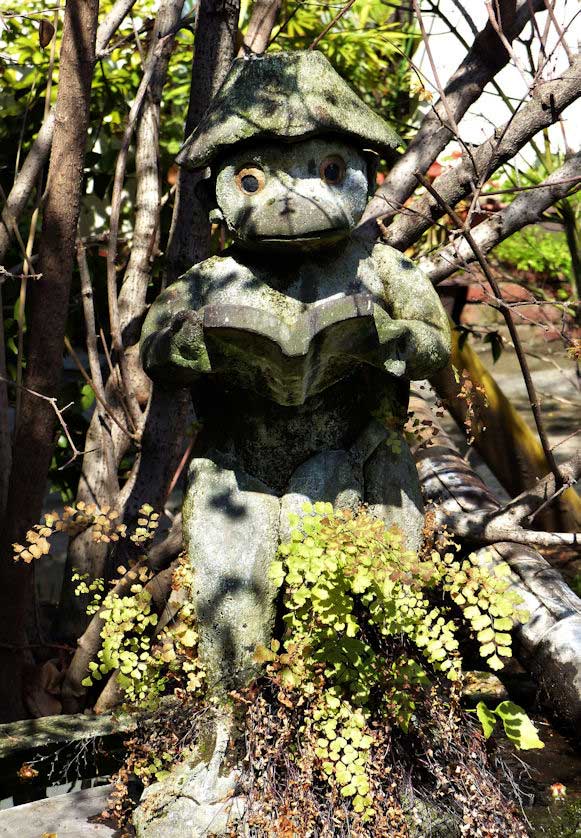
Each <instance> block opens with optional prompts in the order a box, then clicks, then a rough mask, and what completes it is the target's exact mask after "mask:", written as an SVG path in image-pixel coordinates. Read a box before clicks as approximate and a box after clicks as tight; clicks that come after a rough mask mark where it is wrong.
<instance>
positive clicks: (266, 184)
mask: <svg viewBox="0 0 581 838" xmlns="http://www.w3.org/2000/svg"><path fill="white" fill-rule="evenodd" d="M399 143H400V141H399V138H398V136H397V134H396V133H395V132H394V131H393V130H392V129H391V128H390V127H389V126H388V125H387V124H386V123H385V122H384V121H383V120H382V119H381V118H380V117H378V116H377V115H376V114H375V113H373V111H372V110H370V108H369V107H368V106H367V105H366V104H365V103H364V102H362V101H361V100H360V99H359V98H358V97H357V96H356V94H355V93H354V92H353V91H352V90H351V88H350V87H349V86H348V85H347V84H346V83H345V82H344V81H343V80H342V79H341V78H340V77H339V76H338V74H337V73H336V72H335V71H334V70H333V68H332V67H331V65H330V64H329V63H328V61H327V60H326V59H325V58H324V56H322V55H321V54H320V53H318V52H316V51H313V52H305V53H273V54H267V55H265V56H263V57H261V58H256V59H251V60H247V59H239V60H237V61H235V62H234V65H233V67H232V69H231V71H230V73H229V75H228V76H227V78H226V81H225V82H224V84H223V86H222V88H221V89H220V91H219V92H218V94H217V96H216V98H215V100H214V102H213V103H212V105H211V107H210V109H209V110H208V112H207V113H206V115H205V116H204V118H203V119H202V121H201V123H200V125H199V126H198V128H197V129H196V131H195V132H194V133H193V134H192V136H191V137H190V138H189V139H188V140H187V142H186V143H185V145H184V147H183V149H182V151H181V152H180V154H179V156H178V161H179V162H180V164H181V165H184V166H187V167H189V168H192V169H201V168H205V167H209V170H210V174H209V178H208V181H207V185H209V187H210V189H209V191H210V193H211V197H212V206H213V209H212V217H213V218H214V219H218V218H219V219H222V220H223V222H224V223H225V224H226V226H227V230H228V233H229V236H230V238H231V240H232V244H231V246H230V247H229V248H228V249H227V250H226V251H225V252H224V253H223V254H221V255H220V256H214V257H212V258H210V259H207V260H205V261H204V262H201V263H199V264H197V265H193V266H192V268H191V269H190V270H189V271H188V272H187V273H186V274H185V275H184V276H183V277H182V278H180V279H179V280H178V281H177V282H176V283H174V284H173V285H172V286H170V287H169V288H168V289H166V290H165V291H164V292H163V293H162V294H160V296H159V297H158V299H157V300H156V302H155V303H154V304H153V305H152V307H151V309H150V311H149V313H148V316H147V318H146V322H145V324H144V328H143V335H142V341H141V355H142V360H143V365H144V368H145V370H146V372H147V373H148V374H149V375H150V376H151V377H152V378H153V379H154V380H156V381H157V382H159V384H160V385H161V386H164V387H175V388H177V387H183V386H188V387H191V391H192V398H193V401H194V407H195V410H196V414H197V416H198V418H199V419H200V420H201V422H202V425H203V430H202V432H201V433H200V435H199V437H198V439H197V441H196V447H195V449H194V456H193V460H192V464H191V467H190V471H189V477H188V488H187V491H186V499H185V502H184V510H183V517H184V536H185V542H186V546H187V550H188V556H189V559H190V561H191V562H192V565H193V567H194V569H195V577H194V578H195V580H196V586H195V587H196V590H195V607H196V611H197V615H198V620H199V622H200V638H201V641H200V654H201V655H202V656H203V657H204V659H205V664H206V668H207V670H208V672H209V675H210V681H213V682H214V683H216V684H217V685H219V686H218V688H223V689H224V690H228V689H231V688H232V687H236V686H239V685H241V684H244V683H245V682H246V681H247V680H248V679H249V678H250V677H251V676H252V673H253V671H254V664H253V657H252V656H253V651H254V649H255V647H256V645H257V644H263V645H265V646H268V644H269V641H270V633H271V630H272V621H273V607H274V606H273V602H274V597H275V595H276V590H274V589H273V587H272V582H270V581H269V578H268V574H267V568H268V566H269V564H270V562H271V561H272V560H273V559H274V558H275V555H276V550H277V544H278V543H279V541H280V539H281V538H284V537H286V534H287V533H288V516H289V514H291V513H295V512H298V513H300V510H301V506H302V504H303V503H304V502H305V501H306V500H308V501H312V502H316V501H328V502H331V503H333V504H334V505H335V506H339V507H340V506H343V505H345V504H347V505H354V504H357V503H361V502H366V503H368V504H369V508H370V509H371V511H372V513H373V514H375V515H377V516H379V517H381V518H382V519H383V520H384V521H385V522H386V523H387V524H388V525H393V524H396V525H397V526H398V527H399V529H400V530H401V531H402V532H403V534H404V537H405V540H406V542H407V546H408V547H409V548H411V549H417V548H418V547H419V545H420V543H421V533H422V526H423V508H422V500H421V495H420V491H419V484H418V479H417V474H416V471H415V466H414V463H413V460H412V457H411V454H410V452H409V449H408V447H407V444H406V442H405V439H404V437H403V434H402V427H403V421H404V419H405V415H406V411H407V403H408V396H409V381H410V379H417V378H424V377H426V376H429V375H430V374H431V373H433V372H435V371H436V370H437V369H439V368H441V367H442V366H444V365H445V364H446V363H447V362H448V359H449V352H450V333H449V326H448V321H447V318H446V315H445V313H444V311H443V309H442V306H441V304H440V302H439V299H438V296H437V294H436V292H435V290H434V289H433V288H432V286H431V284H430V282H429V281H428V280H427V278H426V277H425V276H424V275H423V274H422V273H421V271H420V270H419V268H418V267H417V266H416V265H414V264H413V263H412V262H410V260H409V259H407V258H406V257H404V256H403V255H402V254H400V253H398V252H397V251H395V250H393V249H392V248H390V247H387V246H386V245H384V244H381V243H377V244H375V246H370V245H369V244H368V243H366V242H364V241H362V240H360V239H359V238H358V237H357V234H356V229H355V228H356V226H357V224H358V222H359V220H360V218H361V216H362V214H363V212H364V209H365V205H366V202H367V199H368V196H369V193H370V190H371V189H372V188H373V184H374V179H375V178H374V173H375V167H376V163H377V159H378V157H384V158H385V156H386V155H388V154H389V153H390V152H391V151H392V150H393V149H394V148H396V147H397V146H398V145H399ZM382 422H383V424H382ZM394 435H395V436H396V437H397V441H398V444H397V445H394V444H393V440H394ZM387 442H389V444H386V443H387Z"/></svg>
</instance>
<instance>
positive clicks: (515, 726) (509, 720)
mask: <svg viewBox="0 0 581 838" xmlns="http://www.w3.org/2000/svg"><path fill="white" fill-rule="evenodd" d="M494 712H495V713H496V715H497V716H499V718H500V719H501V720H502V724H503V725H504V732H505V733H506V735H507V737H508V738H509V739H510V741H511V742H512V743H513V744H514V745H515V746H516V747H517V748H518V749H519V750H520V751H530V750H532V749H534V748H544V747H545V744H544V742H542V741H541V739H540V738H539V734H538V731H537V729H536V727H535V726H534V724H533V723H532V721H531V720H530V719H529V717H528V715H527V714H526V713H525V711H524V710H523V708H522V707H519V705H518V704H515V703H514V701H502V702H501V703H500V704H499V705H498V707H497V708H496V710H495V711H494Z"/></svg>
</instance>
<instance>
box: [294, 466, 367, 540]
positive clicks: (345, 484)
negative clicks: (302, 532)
mask: <svg viewBox="0 0 581 838" xmlns="http://www.w3.org/2000/svg"><path fill="white" fill-rule="evenodd" d="M317 501H326V502H328V503H332V504H333V506H334V507H335V508H336V509H355V508H356V507H357V506H358V505H359V504H360V503H362V502H363V475H362V472H361V469H360V468H357V466H356V465H355V464H354V463H353V460H352V458H351V457H350V456H349V455H348V453H347V452H346V451H321V452H320V453H319V454H316V455H315V456H314V457H311V458H310V459H309V460H307V461H306V462H304V463H302V464H301V465H300V466H299V467H298V468H297V469H296V471H295V472H294V474H293V475H292V477H291V479H290V481H289V485H288V487H287V491H286V493H285V495H284V496H283V498H282V500H281V517H280V534H281V539H282V541H288V539H289V538H290V531H291V526H290V523H289V516H290V515H292V514H296V515H301V513H302V507H303V505H304V504H305V503H307V502H308V503H316V502H317Z"/></svg>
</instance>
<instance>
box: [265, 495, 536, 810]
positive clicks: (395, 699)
mask: <svg viewBox="0 0 581 838" xmlns="http://www.w3.org/2000/svg"><path fill="white" fill-rule="evenodd" d="M303 511H304V513H305V516H304V517H303V518H302V519H299V517H298V516H295V517H294V519H293V520H292V521H291V525H292V526H293V527H294V529H293V531H292V534H291V540H290V542H289V543H288V544H284V545H282V546H281V547H280V557H279V559H278V560H277V561H275V562H274V563H273V564H272V567H271V571H270V573H271V577H272V579H273V580H274V581H275V582H276V583H277V584H281V585H282V584H284V586H285V601H284V607H285V613H284V622H285V625H286V631H285V636H284V646H283V649H282V652H281V651H280V646H279V644H278V643H277V642H276V641H275V642H273V644H272V645H271V649H269V650H266V649H260V650H258V653H257V660H259V661H269V662H270V663H269V671H270V672H271V674H273V676H274V677H276V678H277V679H278V682H279V683H280V685H281V687H282V688H283V689H287V690H297V691H298V692H299V693H301V694H302V695H303V696H304V697H305V699H307V700H308V701H309V702H310V705H311V707H312V711H311V713H310V715H309V714H307V716H306V719H307V721H306V722H305V724H306V725H307V726H311V727H312V730H314V731H315V732H316V734H317V736H318V739H317V751H316V754H317V756H318V757H319V758H320V760H321V769H322V772H323V773H324V774H325V775H326V776H327V778H328V782H329V783H330V784H331V785H334V786H335V787H336V788H337V787H338V788H339V790H340V794H341V795H343V796H344V797H347V798H351V801H352V806H353V809H354V811H356V812H359V813H362V815H363V818H364V819H370V818H371V817H373V814H374V809H373V801H372V798H371V796H370V794H369V787H370V786H369V776H368V759H369V754H370V747H371V745H372V742H373V729H372V727H371V726H370V725H369V722H370V719H371V713H372V712H373V714H374V717H375V718H377V714H378V713H379V715H380V717H384V718H386V719H392V720H393V721H394V722H395V723H396V724H398V725H399V727H400V728H401V729H402V730H403V731H404V732H407V731H408V729H409V728H410V726H411V725H412V724H413V722H414V710H415V707H416V702H417V701H418V699H419V697H420V696H421V694H422V692H423V691H425V689H426V688H427V687H429V686H430V684H431V683H432V682H433V678H434V677H437V673H438V672H440V673H442V675H443V676H444V677H445V678H446V679H448V680H449V681H451V682H454V681H456V680H458V678H459V676H460V674H461V661H460V656H459V652H458V639H457V632H458V628H459V622H461V621H460V620H459V619H458V616H457V614H455V613H454V608H453V604H452V603H453V602H455V604H456V605H457V606H458V607H459V609H460V610H461V611H462V612H463V613H464V617H465V621H464V622H465V625H467V627H468V628H469V630H470V631H471V632H472V634H473V635H474V636H475V638H476V639H477V640H478V642H479V643H480V651H481V655H482V656H483V657H485V658H486V659H487V662H488V664H489V666H491V667H492V668H495V669H499V668H501V667H502V665H503V664H502V656H510V643H511V637H510V634H509V632H508V629H510V628H511V626H512V621H513V619H523V620H524V619H526V615H525V614H524V613H523V612H521V611H519V609H518V604H519V602H520V600H519V598H518V597H517V596H516V595H515V594H514V593H512V592H511V591H510V590H509V589H508V588H509V576H510V571H509V568H508V566H507V565H505V564H500V565H495V566H494V567H492V566H490V565H488V564H486V563H485V561H483V560H482V558H479V559H477V558H476V557H475V556H470V557H468V558H467V559H465V560H464V561H460V560H458V559H457V558H456V557H455V554H454V553H452V552H447V553H445V554H444V555H441V554H440V553H439V552H437V551H436V550H434V551H432V552H431V553H430V554H429V555H428V556H422V557H418V556H417V555H416V554H415V553H413V552H411V551H408V550H405V549H404V547H403V546H402V537H401V535H400V534H399V533H398V532H394V531H390V530H387V529H386V527H385V525H384V523H383V522H382V521H380V520H378V519H376V518H373V517H371V516H370V515H369V514H368V513H367V512H366V511H365V509H361V510H360V511H359V512H358V513H356V514H353V513H351V512H349V511H342V512H333V508H332V506H331V504H327V503H316V504H315V505H314V507H312V506H311V505H310V504H306V505H305V507H304V509H303ZM445 595H447V596H445ZM401 637H403V638H407V640H406V641H405V643H404V644H403V648H404V649H406V648H407V649H409V650H410V653H409V654H398V655H397V657H396V658H395V659H393V657H392V658H391V659H390V658H389V656H388V655H385V654H384V652H383V650H382V649H385V648H386V642H387V640H388V639H389V638H401ZM414 650H415V651H414ZM431 673H433V674H431Z"/></svg>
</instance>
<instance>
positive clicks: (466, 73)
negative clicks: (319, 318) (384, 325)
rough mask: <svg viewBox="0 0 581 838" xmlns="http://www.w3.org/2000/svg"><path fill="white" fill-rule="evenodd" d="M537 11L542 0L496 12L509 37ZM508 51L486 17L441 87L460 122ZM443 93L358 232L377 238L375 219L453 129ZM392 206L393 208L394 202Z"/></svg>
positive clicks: (504, 1) (507, 3)
mask: <svg viewBox="0 0 581 838" xmlns="http://www.w3.org/2000/svg"><path fill="white" fill-rule="evenodd" d="M531 8H532V9H533V10H534V11H535V12H539V11H541V10H542V9H544V8H545V5H544V0H521V2H519V3H518V6H517V7H516V10H515V0H501V2H500V18H501V20H502V28H503V32H504V35H505V36H506V38H507V39H508V40H509V42H512V41H513V40H514V39H515V38H516V37H518V35H520V33H521V32H522V30H523V29H524V27H525V26H526V24H527V23H528V21H529V20H530V17H531V12H530V9H531ZM508 61H509V54H508V53H507V51H506V49H505V48H504V46H503V45H502V42H501V41H500V40H499V37H498V35H497V33H496V32H495V31H494V28H493V26H492V25H491V23H490V21H489V22H488V23H487V24H486V26H485V27H484V29H483V30H482V31H481V32H480V33H479V35H478V36H477V37H476V39H475V40H474V44H473V46H472V49H471V50H470V52H469V53H468V55H466V57H465V58H464V60H463V61H462V63H461V64H460V66H459V67H458V69H457V70H456V72H455V73H454V74H453V75H452V77H451V78H450V80H449V82H448V84H447V85H446V87H445V89H444V94H445V99H446V103H447V108H448V109H449V111H450V113H451V114H452V116H453V118H454V121H455V122H456V123H459V122H460V120H461V119H462V117H463V116H464V114H465V113H466V111H467V110H468V108H469V107H470V105H472V104H473V103H474V102H475V101H476V100H477V99H478V98H479V97H480V95H481V94H482V91H483V90H484V88H485V87H486V85H487V84H488V83H489V82H490V81H491V80H492V79H493V78H494V76H495V75H496V74H497V73H498V72H499V71H500V70H501V69H502V68H503V67H504V66H505V65H506V64H507V63H508ZM447 123H448V120H447V114H446V107H444V103H443V101H442V99H440V100H439V101H438V102H437V103H436V105H435V106H434V107H433V108H432V109H431V110H430V111H429V112H428V113H427V114H426V116H425V117H424V119H423V120H422V122H421V124H420V127H419V129H418V131H417V133H416V135H415V136H414V138H413V140H412V141H411V142H410V144H409V145H408V147H407V150H406V152H405V154H404V155H403V156H402V157H401V158H400V159H399V160H398V161H397V163H395V165H394V166H393V168H392V169H391V171H390V173H389V175H388V176H387V178H386V179H385V181H384V183H383V184H382V186H381V188H380V189H379V190H378V191H377V193H376V195H375V197H374V198H373V199H372V200H371V201H370V202H369V204H368V206H367V209H366V211H365V215H364V216H363V219H362V221H361V224H360V230H361V232H362V233H363V234H364V235H366V236H369V237H370V238H375V237H376V236H377V219H378V218H382V217H383V216H385V215H386V214H390V213H393V212H394V211H397V210H398V209H399V207H401V206H402V205H403V204H404V203H405V201H406V200H407V199H408V198H409V196H410V195H411V194H412V193H413V191H414V189H415V188H416V178H415V173H416V172H417V171H419V172H422V173H424V172H426V171H427V169H428V168H429V166H430V165H431V164H432V163H433V161H434V160H435V159H436V157H437V156H438V154H439V153H440V152H441V151H443V149H444V148H445V147H446V145H447V144H448V143H449V141H450V140H451V139H453V137H454V134H453V130H452V127H451V126H449V125H448V124H447ZM393 207H396V208H397V209H396V210H393V209H392V208H393Z"/></svg>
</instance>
